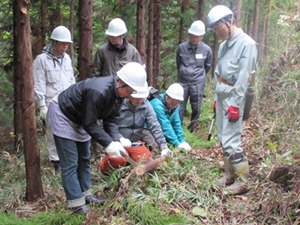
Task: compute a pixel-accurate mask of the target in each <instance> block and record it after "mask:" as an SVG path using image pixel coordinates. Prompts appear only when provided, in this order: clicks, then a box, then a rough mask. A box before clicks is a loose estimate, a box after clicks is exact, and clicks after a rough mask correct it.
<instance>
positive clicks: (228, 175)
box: [218, 157, 235, 187]
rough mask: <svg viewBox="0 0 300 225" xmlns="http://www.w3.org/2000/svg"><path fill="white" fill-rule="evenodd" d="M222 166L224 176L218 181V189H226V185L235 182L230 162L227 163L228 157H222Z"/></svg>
mask: <svg viewBox="0 0 300 225" xmlns="http://www.w3.org/2000/svg"><path fill="white" fill-rule="evenodd" d="M223 160H224V165H225V174H224V176H223V177H221V178H220V179H219V180H218V186H219V187H226V185H229V184H232V183H233V182H234V180H235V173H234V170H233V167H232V165H231V162H230V161H229V157H223Z"/></svg>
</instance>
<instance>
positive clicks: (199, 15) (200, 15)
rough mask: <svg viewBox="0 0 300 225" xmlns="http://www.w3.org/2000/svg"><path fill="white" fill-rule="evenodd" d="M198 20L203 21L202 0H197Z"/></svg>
mask: <svg viewBox="0 0 300 225" xmlns="http://www.w3.org/2000/svg"><path fill="white" fill-rule="evenodd" d="M198 20H201V21H202V22H204V0H198Z"/></svg>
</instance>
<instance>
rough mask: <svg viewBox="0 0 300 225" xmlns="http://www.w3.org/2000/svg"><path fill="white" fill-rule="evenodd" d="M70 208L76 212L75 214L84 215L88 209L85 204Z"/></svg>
mask: <svg viewBox="0 0 300 225" xmlns="http://www.w3.org/2000/svg"><path fill="white" fill-rule="evenodd" d="M70 210H71V211H72V213H73V214H77V215H85V214H87V213H88V212H89V211H90V209H89V207H88V206H87V205H82V206H77V207H73V208H70Z"/></svg>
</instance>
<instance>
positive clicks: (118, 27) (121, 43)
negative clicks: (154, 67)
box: [92, 18, 142, 77]
mask: <svg viewBox="0 0 300 225" xmlns="http://www.w3.org/2000/svg"><path fill="white" fill-rule="evenodd" d="M126 32H127V28H126V25H125V23H124V21H123V20H122V19H120V18H115V19H113V20H111V21H110V23H109V24H108V29H107V31H106V32H105V34H106V35H107V36H108V42H107V43H105V44H103V45H101V46H100V47H99V49H98V50H97V52H96V54H95V59H94V65H93V72H92V76H93V77H102V76H109V75H115V74H116V72H117V71H118V70H120V69H121V68H122V67H123V66H124V65H125V64H126V63H128V62H137V63H140V64H142V60H141V56H140V54H139V52H138V50H137V49H136V48H135V47H134V46H133V45H132V44H130V43H128V40H127V38H126V37H125V34H126Z"/></svg>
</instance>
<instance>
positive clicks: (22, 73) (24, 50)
mask: <svg viewBox="0 0 300 225" xmlns="http://www.w3.org/2000/svg"><path fill="white" fill-rule="evenodd" d="M13 15H14V76H15V77H19V78H20V82H18V83H20V84H21V89H20V90H21V96H22V97H21V98H19V97H18V98H19V99H21V100H22V120H23V143H24V156H25V168H26V182H27V186H26V200H27V201H35V200H36V199H38V198H41V197H43V196H44V192H43V186H42V180H41V169H40V151H39V149H38V145H37V131H36V120H35V100H34V86H33V73H32V51H31V40H30V21H29V1H26V0H18V1H13Z"/></svg>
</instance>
